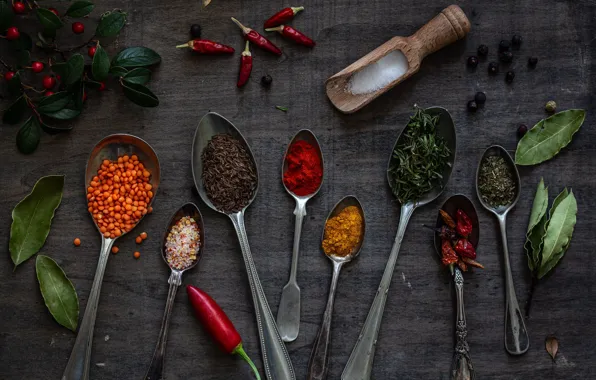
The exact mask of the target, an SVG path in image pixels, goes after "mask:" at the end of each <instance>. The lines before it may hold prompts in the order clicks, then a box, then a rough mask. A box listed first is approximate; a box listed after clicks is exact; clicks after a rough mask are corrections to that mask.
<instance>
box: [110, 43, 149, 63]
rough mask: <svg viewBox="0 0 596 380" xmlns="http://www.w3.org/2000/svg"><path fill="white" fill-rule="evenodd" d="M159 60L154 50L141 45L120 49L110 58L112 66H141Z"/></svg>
mask: <svg viewBox="0 0 596 380" xmlns="http://www.w3.org/2000/svg"><path fill="white" fill-rule="evenodd" d="M159 62H161V57H160V56H159V54H157V53H156V52H155V51H154V50H151V49H149V48H146V47H143V46H135V47H129V48H126V49H124V50H122V51H121V52H120V53H118V55H116V56H115V57H114V59H113V60H112V66H122V67H143V66H151V65H155V64H156V63H159Z"/></svg>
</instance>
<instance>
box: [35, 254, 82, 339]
mask: <svg viewBox="0 0 596 380" xmlns="http://www.w3.org/2000/svg"><path fill="white" fill-rule="evenodd" d="M35 272H36V273H37V281H39V290H41V295H42V296H43V300H44V302H45V304H46V307H47V308H48V310H49V311H50V313H51V314H52V316H53V317H54V319H55V320H56V322H58V323H59V324H61V325H62V326H64V327H66V328H67V329H69V330H72V331H75V330H76V329H77V325H78V323H79V298H78V297H77V292H76V291H75V288H74V286H73V285H72V282H70V280H69V279H68V277H66V274H64V271H63V270H62V268H60V266H59V265H58V264H57V263H56V262H55V261H54V260H52V259H51V258H49V257H48V256H44V255H38V256H37V259H36V260H35Z"/></svg>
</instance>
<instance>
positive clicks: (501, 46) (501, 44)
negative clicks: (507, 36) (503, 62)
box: [499, 40, 511, 52]
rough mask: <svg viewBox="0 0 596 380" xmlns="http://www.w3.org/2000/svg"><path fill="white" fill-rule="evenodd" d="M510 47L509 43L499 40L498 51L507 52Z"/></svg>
mask: <svg viewBox="0 0 596 380" xmlns="http://www.w3.org/2000/svg"><path fill="white" fill-rule="evenodd" d="M510 46H511V43H510V42H509V41H507V40H501V42H499V51H500V52H503V51H507V50H509V47H510Z"/></svg>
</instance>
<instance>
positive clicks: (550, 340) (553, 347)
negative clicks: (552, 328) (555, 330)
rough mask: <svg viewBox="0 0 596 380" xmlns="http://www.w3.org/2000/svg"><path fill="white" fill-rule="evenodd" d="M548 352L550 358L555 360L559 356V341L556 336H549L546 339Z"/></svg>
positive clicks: (545, 343)
mask: <svg viewBox="0 0 596 380" xmlns="http://www.w3.org/2000/svg"><path fill="white" fill-rule="evenodd" d="M544 345H545V348H546V352H548V354H549V355H550V357H551V358H552V359H553V360H555V357H556V356H557V351H559V341H558V340H557V338H555V337H554V336H549V337H547V338H546V340H545V342H544Z"/></svg>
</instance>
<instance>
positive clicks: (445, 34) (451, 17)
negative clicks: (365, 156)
mask: <svg viewBox="0 0 596 380" xmlns="http://www.w3.org/2000/svg"><path fill="white" fill-rule="evenodd" d="M469 31H470V21H469V20H468V18H467V17H466V15H465V13H464V11H462V9H461V8H460V7H458V6H457V5H450V6H448V7H447V8H445V9H443V11H442V12H441V13H439V14H438V15H437V16H436V17H435V18H433V19H432V20H430V21H429V22H428V23H427V24H426V25H424V26H423V27H422V28H420V29H419V30H418V31H417V32H416V33H414V34H413V35H411V36H410V37H393V38H392V39H390V40H389V41H387V42H385V43H384V44H383V45H381V46H379V47H378V48H376V49H375V50H373V51H371V52H370V53H368V54H367V55H365V56H364V57H362V58H360V59H359V60H357V61H356V62H354V63H352V64H351V65H350V66H348V67H346V68H345V69H343V70H342V71H340V72H339V73H337V74H335V75H334V76H332V77H331V78H329V79H327V82H326V84H325V87H326V91H327V96H328V97H329V99H330V100H331V103H333V105H334V106H335V107H336V108H337V109H338V110H340V111H341V112H343V113H352V112H356V111H358V110H359V109H361V108H362V107H364V106H365V105H367V104H368V103H370V102H371V101H372V100H373V99H375V98H377V97H378V96H379V95H381V94H383V93H385V92H386V91H387V90H389V89H391V88H392V87H393V86H395V85H396V84H398V83H401V82H402V81H404V80H406V79H407V78H409V77H411V76H412V75H413V74H415V73H416V72H417V71H418V70H419V69H420V63H421V62H422V60H423V59H424V57H426V56H427V55H429V54H431V53H434V52H435V51H437V50H439V49H441V48H443V47H445V46H447V45H449V44H451V43H453V42H455V41H457V40H459V39H462V38H464V36H465V35H466V34H467V33H468V32H469ZM395 50H400V51H401V52H402V53H403V54H404V55H405V56H406V58H407V60H408V70H407V71H406V73H405V74H403V75H402V76H400V77H399V78H397V79H396V80H394V81H393V82H391V83H389V84H388V85H387V86H385V87H383V88H381V89H379V90H377V91H374V92H370V93H366V94H352V93H351V92H350V91H349V90H348V83H349V81H350V78H351V77H352V75H353V74H354V73H356V72H357V71H359V70H361V69H363V68H364V67H366V66H368V65H370V64H372V63H375V62H377V61H378V60H379V59H381V58H383V57H385V56H386V55H387V54H389V53H391V52H393V51H395Z"/></svg>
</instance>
